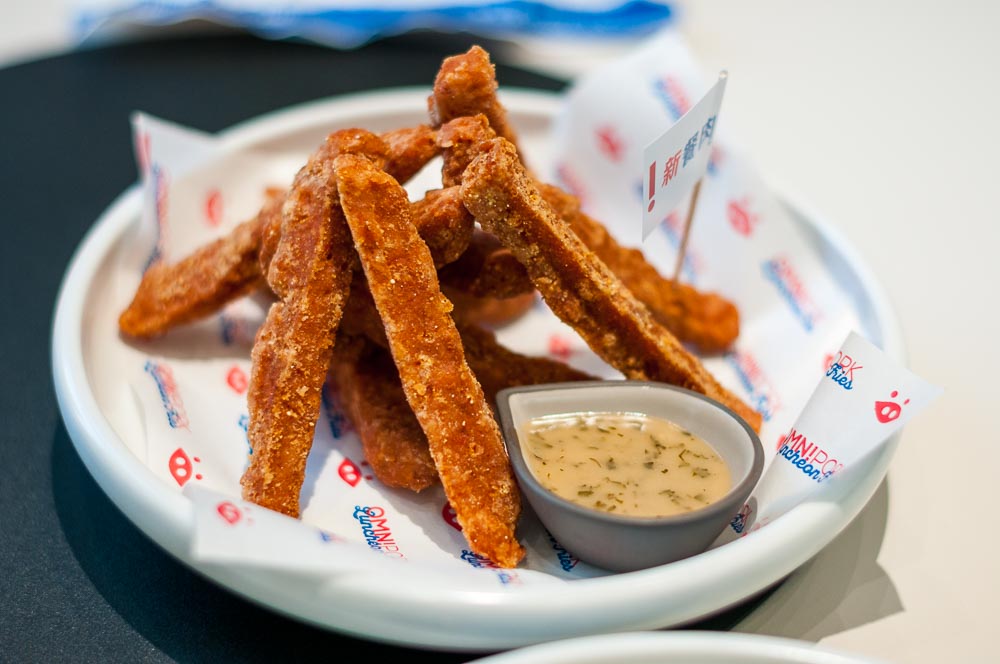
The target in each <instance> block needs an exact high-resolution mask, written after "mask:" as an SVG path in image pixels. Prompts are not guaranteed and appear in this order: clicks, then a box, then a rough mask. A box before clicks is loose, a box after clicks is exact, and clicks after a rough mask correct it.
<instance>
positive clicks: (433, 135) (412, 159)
mask: <svg viewBox="0 0 1000 664" xmlns="http://www.w3.org/2000/svg"><path fill="white" fill-rule="evenodd" d="M379 136H380V137H381V139H382V140H383V141H385V142H386V144H387V145H388V146H389V157H388V159H386V161H385V172H386V173H388V174H390V175H391V176H392V177H393V178H395V179H396V181H397V182H400V183H403V182H407V181H409V179H410V178H412V177H413V176H414V175H416V174H417V173H419V172H420V171H421V169H423V167H424V166H426V165H427V162H429V161H430V160H431V159H433V158H434V157H436V156H437V155H438V153H439V152H440V148H439V147H438V144H437V132H435V131H434V130H433V129H431V128H430V127H428V126H427V125H418V126H416V127H407V128H405V129H396V130H393V131H387V132H384V133H382V134H380V135H379Z"/></svg>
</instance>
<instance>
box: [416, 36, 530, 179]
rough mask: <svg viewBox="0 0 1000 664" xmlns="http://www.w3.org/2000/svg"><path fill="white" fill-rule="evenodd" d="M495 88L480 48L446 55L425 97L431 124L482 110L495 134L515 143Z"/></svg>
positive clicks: (487, 59) (493, 70) (490, 66)
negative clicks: (430, 90) (429, 93)
mask: <svg viewBox="0 0 1000 664" xmlns="http://www.w3.org/2000/svg"><path fill="white" fill-rule="evenodd" d="M497 88H498V84H497V79H496V67H494V66H493V63H492V62H490V56H489V54H488V53H487V52H486V51H485V50H483V49H482V48H481V47H479V46H473V47H471V48H470V49H469V50H468V51H466V52H465V53H463V54H461V55H454V56H451V57H449V58H445V59H444V61H443V62H442V63H441V67H440V69H439V70H438V73H437V77H436V78H435V79H434V90H433V93H432V94H431V96H430V97H429V98H428V100H427V110H428V113H429V114H430V119H431V124H432V125H433V126H435V127H440V126H441V125H443V124H444V123H446V122H448V121H449V120H453V119H455V118H460V117H463V116H467V115H469V116H472V115H478V114H480V113H482V114H483V115H485V116H486V118H487V120H489V124H490V126H491V127H492V128H493V130H494V131H495V132H496V133H497V135H498V136H503V137H504V138H506V139H507V140H508V141H510V142H511V143H513V144H514V145H517V134H516V132H515V131H514V128H513V127H511V125H510V123H509V122H508V121H507V110H506V109H505V108H504V106H503V104H501V103H500V100H499V98H498V97H497ZM446 186H447V185H446Z"/></svg>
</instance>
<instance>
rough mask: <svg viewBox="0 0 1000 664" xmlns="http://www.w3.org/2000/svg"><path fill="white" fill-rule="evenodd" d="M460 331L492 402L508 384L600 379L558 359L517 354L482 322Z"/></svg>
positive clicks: (464, 344)
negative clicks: (479, 324)
mask: <svg viewBox="0 0 1000 664" xmlns="http://www.w3.org/2000/svg"><path fill="white" fill-rule="evenodd" d="M459 333H460V334H461V335H462V346H463V348H464V349H465V358H466V360H467V361H468V362H469V366H470V367H472V371H473V373H475V374H476V378H477V379H478V380H479V383H480V385H482V386H483V392H484V393H485V394H486V398H487V400H488V401H489V402H490V404H493V403H495V402H496V398H497V392H499V391H500V390H502V389H504V388H507V387H520V386H522V385H540V384H542V383H565V382H569V381H575V380H597V379H596V378H595V377H594V376H591V375H589V374H586V373H584V372H582V371H579V370H577V369H574V368H573V367H571V366H569V365H568V364H564V363H563V362H559V361H557V360H551V359H549V358H547V357H530V356H527V355H522V354H520V353H515V352H514V351H512V350H509V349H507V348H505V347H504V346H502V345H501V344H500V342H498V341H497V338H496V334H495V333H493V332H491V331H489V330H486V329H483V328H482V327H480V326H478V325H463V324H460V325H459Z"/></svg>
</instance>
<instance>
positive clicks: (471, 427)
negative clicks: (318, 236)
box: [335, 155, 524, 567]
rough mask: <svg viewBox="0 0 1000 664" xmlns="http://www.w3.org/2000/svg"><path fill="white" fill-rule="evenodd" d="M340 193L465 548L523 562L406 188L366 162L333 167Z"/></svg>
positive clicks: (487, 433) (476, 400)
mask: <svg viewBox="0 0 1000 664" xmlns="http://www.w3.org/2000/svg"><path fill="white" fill-rule="evenodd" d="M335 168H336V175H337V187H338V189H339V192H340V199H341V204H342V205H343V209H344V214H345V216H346V218H347V222H348V225H349V226H350V229H351V234H352V235H353V237H354V243H355V247H356V249H357V252H358V256H359V257H360V259H361V265H362V268H363V269H364V272H365V276H366V277H367V279H368V285H369V288H370V289H371V293H372V297H373V299H374V300H375V305H376V307H377V308H378V312H379V316H380V317H381V318H382V322H383V324H384V326H385V331H386V337H387V338H388V341H389V348H390V351H391V352H392V357H393V360H394V362H395V363H396V368H397V369H398V370H399V376H400V379H401V381H402V384H403V391H404V393H405V394H406V398H407V401H408V402H409V404H410V407H411V408H412V409H413V412H414V413H415V414H416V417H417V420H418V421H419V422H420V426H421V428H422V429H423V431H424V434H425V435H426V436H427V441H428V444H429V447H430V451H431V456H432V457H433V459H434V463H435V466H436V467H437V470H438V474H439V476H440V478H441V483H442V485H443V487H444V491H445V495H446V496H447V497H448V501H449V503H450V504H451V506H452V508H454V510H455V513H456V516H457V519H458V522H459V524H461V526H462V531H463V533H464V535H465V537H466V539H467V540H468V542H469V545H470V547H471V549H472V550H473V551H474V552H476V553H478V554H480V555H483V556H486V557H488V558H490V559H491V560H492V561H493V562H495V563H496V564H498V565H501V566H504V567H514V566H516V565H517V564H518V562H519V561H520V560H521V558H522V557H523V556H524V549H523V548H522V546H521V545H520V543H519V542H518V541H517V539H516V537H515V527H516V525H517V519H518V516H519V515H520V511H521V505H520V495H519V493H518V489H517V485H516V484H515V481H514V477H513V474H512V471H511V468H510V463H509V459H508V458H507V452H506V449H505V448H504V445H503V440H502V438H501V435H500V429H499V427H498V426H497V423H496V420H494V419H493V413H492V410H491V409H490V407H489V405H488V404H487V402H486V399H485V397H484V395H483V390H482V387H481V386H480V385H479V382H478V381H477V380H476V377H475V376H474V375H473V373H472V370H471V369H470V368H469V365H468V362H467V361H466V359H465V353H464V351H463V349H462V341H461V338H460V337H459V334H458V330H457V329H456V328H455V324H454V322H453V321H452V319H451V316H450V315H449V314H450V311H451V308H452V307H451V303H450V302H449V301H448V300H447V298H445V297H444V295H442V294H441V290H440V288H439V286H438V280H437V272H436V270H435V269H434V263H433V260H432V259H431V256H430V252H429V251H428V250H427V245H426V244H425V243H424V242H423V241H422V240H421V239H420V236H419V235H418V234H417V231H416V228H414V226H413V224H412V222H411V221H410V219H409V203H408V201H407V198H406V191H405V190H404V189H403V188H402V187H401V186H400V185H399V184H398V183H397V182H396V181H395V180H393V179H392V177H390V176H389V175H387V174H386V173H384V172H383V171H380V170H379V169H378V168H377V167H376V166H375V165H373V164H372V163H371V162H370V161H369V160H367V159H365V158H363V157H357V156H352V155H342V156H340V157H338V158H337V160H336V167H335Z"/></svg>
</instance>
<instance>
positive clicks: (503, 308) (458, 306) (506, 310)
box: [439, 273, 538, 329]
mask: <svg viewBox="0 0 1000 664" xmlns="http://www.w3.org/2000/svg"><path fill="white" fill-rule="evenodd" d="M439 274H440V273H439ZM531 288H532V289H531V290H530V291H529V292H527V293H521V294H520V295H515V296H513V297H505V298H499V297H475V296H473V295H469V294H468V293H466V292H463V291H458V290H455V289H454V288H449V287H448V285H447V284H445V283H443V282H442V283H441V292H442V293H444V295H445V297H447V298H448V299H449V300H451V303H452V304H453V305H455V309H454V310H452V312H451V317H452V318H454V319H455V322H456V323H459V324H461V323H468V324H472V325H482V326H483V327H486V328H490V329H498V328H501V327H504V326H505V325H510V324H511V323H513V322H514V321H516V320H518V319H519V318H521V316H523V315H524V314H526V313H527V312H528V311H530V310H531V308H532V307H534V306H535V302H537V301H538V293H536V292H535V290H534V286H532V287H531ZM460 327H461V325H460Z"/></svg>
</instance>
